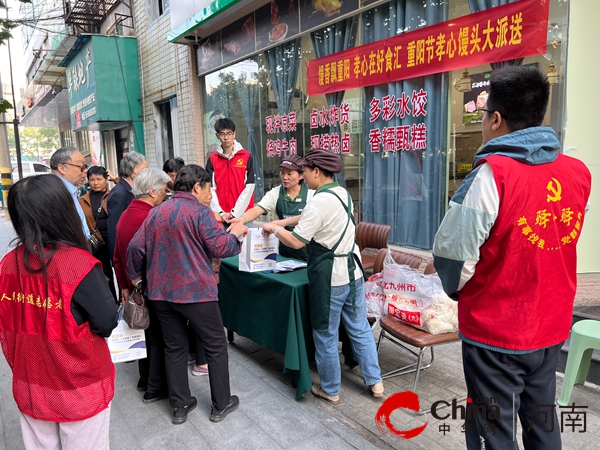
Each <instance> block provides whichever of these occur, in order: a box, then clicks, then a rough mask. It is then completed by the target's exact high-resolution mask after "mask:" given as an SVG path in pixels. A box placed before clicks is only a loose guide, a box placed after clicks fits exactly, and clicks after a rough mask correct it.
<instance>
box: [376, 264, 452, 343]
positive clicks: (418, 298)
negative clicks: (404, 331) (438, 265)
mask: <svg viewBox="0 0 600 450" xmlns="http://www.w3.org/2000/svg"><path fill="white" fill-rule="evenodd" d="M383 291H384V293H385V296H386V305H385V313H386V314H388V315H390V316H393V317H395V318H396V319H398V320H400V321H402V322H405V323H408V324H410V325H413V326H414V327H416V328H419V329H421V330H424V331H427V332H429V333H431V334H440V333H450V332H453V331H456V330H458V314H457V305H456V302H455V301H453V300H452V299H450V297H448V296H447V295H446V293H445V292H444V289H443V288H442V282H441V280H440V277H439V276H438V275H437V274H436V273H433V274H430V275H423V274H422V273H421V272H419V271H418V270H415V269H411V268H410V267H408V266H405V265H399V264H387V265H385V266H384V269H383Z"/></svg>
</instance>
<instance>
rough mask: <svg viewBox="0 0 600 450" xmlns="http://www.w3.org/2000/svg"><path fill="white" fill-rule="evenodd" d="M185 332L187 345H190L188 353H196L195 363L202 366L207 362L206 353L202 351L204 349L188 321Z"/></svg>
mask: <svg viewBox="0 0 600 450" xmlns="http://www.w3.org/2000/svg"><path fill="white" fill-rule="evenodd" d="M187 334H188V345H189V346H190V353H191V354H193V355H196V365H197V366H203V365H204V364H206V363H207V361H206V353H204V349H203V348H202V344H201V343H200V339H199V338H198V336H196V333H195V332H194V329H193V328H192V326H191V325H190V324H189V323H188V326H187Z"/></svg>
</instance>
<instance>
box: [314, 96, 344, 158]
mask: <svg viewBox="0 0 600 450" xmlns="http://www.w3.org/2000/svg"><path fill="white" fill-rule="evenodd" d="M349 124H350V105H349V104H348V103H342V104H341V105H340V106H339V107H338V106H337V105H331V106H329V108H328V107H326V106H323V107H322V108H321V110H318V109H317V108H313V109H312V111H311V113H310V129H311V130H313V129H316V128H323V127H332V126H333V127H336V126H338V125H339V126H341V125H349ZM310 148H323V149H325V150H329V151H331V152H332V153H342V154H348V153H350V133H348V132H344V133H341V136H340V134H337V133H326V134H313V135H312V136H311V137H310Z"/></svg>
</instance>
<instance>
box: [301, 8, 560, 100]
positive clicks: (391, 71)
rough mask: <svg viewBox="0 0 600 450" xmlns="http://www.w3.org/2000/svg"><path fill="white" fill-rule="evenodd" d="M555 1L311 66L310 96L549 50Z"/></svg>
mask: <svg viewBox="0 0 600 450" xmlns="http://www.w3.org/2000/svg"><path fill="white" fill-rule="evenodd" d="M549 3H550V2H549V0H520V1H518V2H514V3H509V4H506V5H502V6H497V7H494V8H489V9H486V10H484V11H480V12H478V13H475V14H469V15H466V16H463V17H459V18H457V19H453V20H449V21H446V22H442V23H438V24H435V25H431V26H428V27H424V28H421V29H418V30H415V31H411V32H408V33H404V34H400V35H397V36H393V37H390V38H387V39H383V40H381V41H377V42H372V43H370V44H366V45H362V46H360V47H355V48H352V49H349V50H345V51H343V52H339V53H334V54H332V55H329V56H324V57H322V58H318V59H315V60H312V61H309V62H308V63H307V85H308V95H309V96H314V95H321V94H327V93H332V92H339V91H343V90H347V89H356V88H359V87H363V86H374V85H378V84H384V83H389V82H394V81H400V80H405V79H409V78H415V77H420V76H425V75H430V74H434V73H441V72H447V71H450V70H456V69H464V68H465V67H473V66H478V65H482V64H487V63H491V62H497V61H505V60H509V59H515V58H524V57H526V56H532V55H537V54H542V53H545V52H546V39H547V30H548V10H549Z"/></svg>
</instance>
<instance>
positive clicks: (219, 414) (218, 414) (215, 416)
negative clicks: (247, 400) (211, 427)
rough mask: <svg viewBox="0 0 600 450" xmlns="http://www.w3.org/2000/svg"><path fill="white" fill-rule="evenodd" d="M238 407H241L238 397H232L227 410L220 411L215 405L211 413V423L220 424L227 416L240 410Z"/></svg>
mask: <svg viewBox="0 0 600 450" xmlns="http://www.w3.org/2000/svg"><path fill="white" fill-rule="evenodd" d="M238 406H240V399H239V398H238V396H237V395H232V396H231V402H229V405H227V406H226V407H225V409H223V410H221V411H219V410H218V409H217V408H216V407H215V405H213V407H212V410H211V411H210V421H211V422H220V421H221V420H223V419H224V418H225V417H227V414H229V413H231V412H233V411H235V410H236V409H238Z"/></svg>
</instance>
